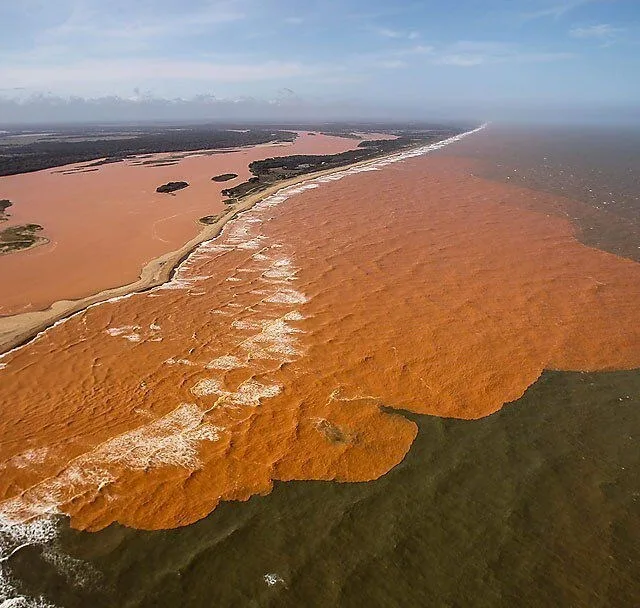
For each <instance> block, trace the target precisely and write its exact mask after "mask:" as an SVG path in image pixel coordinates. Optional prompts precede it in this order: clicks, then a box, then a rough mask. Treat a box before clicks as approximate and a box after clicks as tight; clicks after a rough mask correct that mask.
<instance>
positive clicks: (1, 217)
mask: <svg viewBox="0 0 640 608" xmlns="http://www.w3.org/2000/svg"><path fill="white" fill-rule="evenodd" d="M11 205H13V203H12V202H11V201H10V200H8V199H6V198H4V199H2V200H0V222H6V221H7V220H8V219H9V215H8V214H7V213H5V212H6V210H7V209H8V208H9V207H11Z"/></svg>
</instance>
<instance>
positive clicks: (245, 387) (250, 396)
mask: <svg viewBox="0 0 640 608" xmlns="http://www.w3.org/2000/svg"><path fill="white" fill-rule="evenodd" d="M281 390H282V387H280V386H278V385H275V384H262V383H261V382H258V381H257V380H253V379H249V380H246V381H245V382H243V383H242V384H241V385H240V386H238V389H237V390H235V391H227V390H224V388H223V387H222V383H221V382H220V381H219V380H217V379H215V378H206V379H203V380H200V381H199V382H198V383H197V384H196V385H195V386H194V387H193V388H192V389H191V392H192V393H193V394H194V395H197V396H198V397H205V396H210V395H216V396H217V397H218V401H219V402H221V403H219V404H218V405H224V404H225V403H227V404H230V405H233V406H250V407H257V406H259V405H260V402H261V400H262V399H268V398H269V397H275V396H276V395H278V394H279V393H280V391H281Z"/></svg>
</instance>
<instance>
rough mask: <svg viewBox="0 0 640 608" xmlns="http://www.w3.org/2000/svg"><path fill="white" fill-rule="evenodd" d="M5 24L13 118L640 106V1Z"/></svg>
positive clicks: (287, 3) (24, 10) (267, 8)
mask: <svg viewBox="0 0 640 608" xmlns="http://www.w3.org/2000/svg"><path fill="white" fill-rule="evenodd" d="M0 23H2V24H3V27H2V36H1V37H0V123H3V122H12V121H16V120H34V119H35V118H37V117H38V116H40V117H42V118H43V119H47V118H50V117H56V116H60V117H64V115H69V116H79V117H82V118H84V117H86V118H91V117H92V116H94V117H96V118H101V119H104V118H105V117H107V116H108V115H109V113H112V114H114V119H115V118H118V117H122V118H135V115H136V112H138V113H142V114H145V113H146V115H147V116H149V117H156V114H158V115H159V116H158V117H160V118H162V116H160V115H161V114H162V113H163V112H164V113H165V114H170V115H171V116H168V117H180V116H182V115H184V117H185V118H187V117H188V116H189V115H190V114H192V115H194V116H197V117H200V115H201V114H202V115H203V116H204V115H206V116H209V115H211V116H214V115H216V116H217V115H219V116H220V117H225V116H231V115H232V116H234V117H235V116H238V117H242V116H243V115H246V116H248V117H254V118H259V117H260V115H261V114H264V116H265V117H269V116H272V115H273V116H274V117H275V116H279V117H287V116H289V117H292V118H293V117H296V118H302V117H305V116H307V115H308V116H309V117H311V118H313V117H326V118H336V117H341V116H343V117H345V118H347V117H348V118H355V117H358V116H362V117H374V116H380V117H386V116H398V117H407V118H417V119H419V118H425V119H428V118H430V117H431V116H434V117H436V116H437V117H441V116H447V115H450V116H451V117H458V116H462V115H467V116H469V117H472V116H473V117H478V118H487V119H495V118H499V117H500V116H505V117H518V116H519V115H522V116H526V115H535V114H536V113H539V114H540V113H541V114H543V115H544V114H545V112H546V115H549V114H550V113H554V114H555V115H562V116H564V115H566V116H571V115H576V113H577V114H578V115H584V116H588V115H589V114H590V113H591V114H594V115H595V114H598V113H603V112H604V113H606V112H609V113H610V114H612V115H615V116H621V115H627V114H628V115H629V116H635V117H638V114H637V113H638V111H639V110H638V108H639V107H640V77H638V75H639V74H640V0H456V1H455V2H442V0H422V1H419V0H415V1H414V0H395V1H393V2H391V1H389V0H109V1H108V2H106V1H104V0H20V1H19V2H16V1H15V0H0ZM65 113H66V114H65ZM142 114H141V115H142ZM85 115H86V116H85Z"/></svg>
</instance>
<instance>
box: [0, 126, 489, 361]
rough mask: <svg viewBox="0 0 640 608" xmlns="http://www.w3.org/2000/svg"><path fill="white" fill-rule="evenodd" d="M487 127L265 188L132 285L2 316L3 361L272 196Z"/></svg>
mask: <svg viewBox="0 0 640 608" xmlns="http://www.w3.org/2000/svg"><path fill="white" fill-rule="evenodd" d="M485 127H486V124H483V125H481V126H480V127H478V128H476V129H473V130H470V131H466V132H464V133H461V134H459V135H456V136H454V137H452V138H449V139H446V140H442V141H438V142H436V143H434V144H429V145H428V146H426V147H425V145H424V144H419V145H416V146H413V147H410V148H407V149H406V150H403V151H401V152H398V151H395V152H393V153H391V154H387V155H384V156H380V157H378V158H374V159H368V160H365V161H360V162H357V163H352V164H348V165H344V166H341V167H334V168H332V169H327V170H325V171H317V172H315V173H308V174H306V175H301V176H298V177H294V178H291V179H288V180H284V181H282V182H279V183H278V184H275V185H273V186H271V187H269V188H266V189H265V190H262V191H261V192H258V193H256V194H254V195H250V196H248V197H247V198H246V199H245V200H243V201H241V202H239V203H237V204H236V205H234V206H232V207H231V208H230V209H229V210H228V211H226V212H225V213H224V214H223V215H222V216H221V217H220V218H218V219H217V220H216V222H215V223H213V224H209V225H204V227H203V229H202V230H201V231H200V232H199V234H198V235H196V236H195V237H194V238H192V239H190V240H189V241H187V242H186V243H185V244H184V245H182V247H180V248H179V249H176V250H174V251H171V252H169V253H166V254H163V255H162V256H159V257H157V258H154V259H152V260H150V261H149V262H147V263H146V264H145V265H144V267H143V268H142V271H141V272H140V275H139V277H138V279H137V280H136V281H134V282H132V283H127V284H125V285H121V286H118V287H113V288H109V289H105V290H102V291H100V292H97V293H94V294H92V295H89V296H86V297H84V298H81V299H78V300H58V301H56V302H54V303H53V304H52V305H51V306H50V307H49V308H47V309H45V310H40V311H34V312H27V313H20V314H17V315H11V316H7V317H0V360H2V358H4V357H5V356H6V355H7V354H9V353H10V352H12V351H14V350H15V349H17V348H20V347H22V346H24V345H25V344H27V343H29V342H30V341H31V340H33V339H34V338H36V337H37V336H38V335H39V334H40V333H42V332H43V331H46V330H47V329H49V328H50V327H52V326H54V325H56V324H57V323H60V322H62V321H64V320H66V319H68V318H70V317H72V316H73V315H75V314H78V313H80V312H82V311H84V310H86V309H87V308H89V307H90V306H94V305H98V304H102V303H104V302H107V301H109V300H113V299H116V298H123V297H127V296H130V295H133V294H135V293H141V292H144V291H148V290H150V289H153V288H155V287H159V286H160V285H163V284H164V283H166V282H167V281H170V280H171V278H172V276H173V274H174V272H175V271H176V269H177V268H178V267H179V266H180V264H181V263H182V262H183V261H184V260H185V259H186V258H187V257H188V256H189V255H190V254H191V253H192V252H193V251H194V250H195V249H196V248H197V247H198V246H199V245H201V244H202V243H204V242H205V241H209V240H212V239H215V238H216V237H218V236H219V235H220V233H221V232H222V230H223V228H224V227H225V226H226V224H227V223H228V222H230V221H231V220H233V219H235V218H236V217H237V216H238V215H239V214H241V213H244V212H245V211H249V210H250V209H251V208H252V207H254V206H255V205H256V204H258V203H259V202H260V201H262V200H263V199H265V198H267V197H269V196H272V195H274V194H277V193H278V192H280V191H282V190H284V189H286V188H290V187H293V186H298V185H300V184H303V183H306V182H309V181H312V180H314V179H318V178H321V177H326V176H329V175H333V174H336V173H341V172H347V171H349V170H352V169H357V168H362V167H367V166H373V165H377V164H379V163H383V165H384V163H385V162H386V163H388V162H393V159H396V158H399V157H400V158H402V157H403V155H407V154H409V155H412V154H416V152H418V153H419V154H420V155H421V154H426V153H427V152H429V151H432V150H437V149H440V148H441V147H444V146H446V145H448V144H450V143H454V142H455V141H459V140H460V139H462V138H464V137H466V136H468V135H471V134H473V133H476V132H477V131H480V130H482V129H484V128H485Z"/></svg>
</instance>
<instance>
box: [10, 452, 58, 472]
mask: <svg viewBox="0 0 640 608" xmlns="http://www.w3.org/2000/svg"><path fill="white" fill-rule="evenodd" d="M48 454H49V448H47V447H43V448H39V449H37V450H27V451H26V452H22V453H21V454H17V455H16V456H13V457H12V458H11V459H9V461H8V462H7V464H9V465H11V466H14V467H15V468H16V469H26V468H27V467H31V466H33V465H36V464H42V463H43V462H45V461H46V459H47V455H48Z"/></svg>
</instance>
